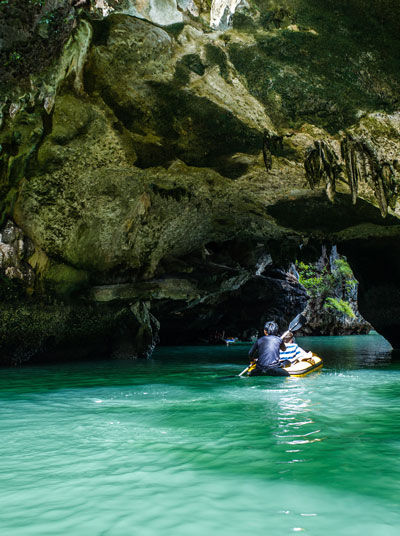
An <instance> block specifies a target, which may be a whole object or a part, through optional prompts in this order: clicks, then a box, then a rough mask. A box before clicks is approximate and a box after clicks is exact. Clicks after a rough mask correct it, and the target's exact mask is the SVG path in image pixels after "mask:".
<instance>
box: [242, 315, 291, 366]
mask: <svg viewBox="0 0 400 536" xmlns="http://www.w3.org/2000/svg"><path fill="white" fill-rule="evenodd" d="M278 330H279V328H278V324H277V323H276V322H274V321H269V322H266V323H265V325H264V336H263V337H260V338H259V339H258V340H257V341H256V342H255V343H254V344H253V346H252V347H251V349H250V352H249V357H250V359H251V360H253V361H254V360H255V359H256V358H257V357H258V359H257V361H256V367H255V369H253V370H252V371H251V372H250V373H249V375H250V376H261V375H264V374H266V375H268V376H290V374H289V373H288V372H287V371H286V370H285V369H284V368H282V367H281V366H280V364H279V363H280V359H279V350H286V346H285V343H284V342H283V339H282V338H281V337H278V336H277V335H278ZM285 335H286V334H285Z"/></svg>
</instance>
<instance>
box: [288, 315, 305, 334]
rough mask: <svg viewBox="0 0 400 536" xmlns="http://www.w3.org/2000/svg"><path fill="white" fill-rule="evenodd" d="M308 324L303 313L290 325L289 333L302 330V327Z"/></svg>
mask: <svg viewBox="0 0 400 536" xmlns="http://www.w3.org/2000/svg"><path fill="white" fill-rule="evenodd" d="M305 322H306V318H305V316H304V315H302V314H301V313H300V314H298V315H297V316H296V318H293V320H292V321H291V322H290V324H289V331H297V330H298V329H300V328H301V327H303V325H304V324H305Z"/></svg>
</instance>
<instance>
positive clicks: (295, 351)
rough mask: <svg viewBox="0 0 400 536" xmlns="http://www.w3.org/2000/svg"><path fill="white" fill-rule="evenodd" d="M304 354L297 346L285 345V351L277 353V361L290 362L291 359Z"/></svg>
mask: <svg viewBox="0 0 400 536" xmlns="http://www.w3.org/2000/svg"><path fill="white" fill-rule="evenodd" d="M305 353H306V352H305V351H304V350H303V349H302V348H300V346H299V345H298V344H296V343H295V342H292V343H291V344H287V345H286V350H284V351H283V350H281V351H280V352H279V359H280V360H281V361H284V360H285V359H289V360H290V361H291V360H292V359H295V358H298V357H301V356H303V355H305Z"/></svg>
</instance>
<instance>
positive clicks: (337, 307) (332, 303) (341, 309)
mask: <svg viewBox="0 0 400 536" xmlns="http://www.w3.org/2000/svg"><path fill="white" fill-rule="evenodd" d="M324 307H325V309H331V310H333V311H337V312H338V313H341V314H343V315H345V316H348V317H350V318H355V316H356V315H355V314H354V311H353V309H352V308H351V306H350V304H349V302H347V301H344V300H341V299H338V298H326V301H325V304H324Z"/></svg>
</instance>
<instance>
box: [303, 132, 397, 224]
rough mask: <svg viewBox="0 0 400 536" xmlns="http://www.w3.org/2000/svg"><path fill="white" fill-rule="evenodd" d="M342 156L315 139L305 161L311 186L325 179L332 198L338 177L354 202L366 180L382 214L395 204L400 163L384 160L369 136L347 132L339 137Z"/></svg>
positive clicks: (328, 193) (313, 186) (385, 213)
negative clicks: (344, 179) (346, 186)
mask: <svg viewBox="0 0 400 536" xmlns="http://www.w3.org/2000/svg"><path fill="white" fill-rule="evenodd" d="M340 149H341V160H342V161H340V158H339V156H338V155H337V154H336V152H335V151H334V149H333V148H332V147H331V146H330V145H329V144H328V143H327V142H325V141H323V140H318V141H315V142H314V145H312V146H311V147H309V148H308V151H307V154H306V158H305V161H304V168H305V171H306V178H307V181H308V183H309V185H310V187H311V189H314V188H315V187H316V186H319V185H320V183H321V181H322V180H325V185H326V193H327V195H328V198H329V199H330V200H331V201H332V200H333V198H334V195H335V190H336V183H337V180H338V179H339V178H341V179H342V180H343V178H344V177H343V174H342V172H344V175H345V178H346V179H347V180H346V181H345V182H346V183H347V184H348V186H349V188H350V192H351V198H352V202H353V204H355V203H356V201H357V197H358V195H359V189H360V182H365V183H367V184H369V185H370V186H371V187H372V189H373V191H374V195H375V198H376V200H377V203H378V206H379V209H380V211H381V214H382V216H383V217H385V216H386V215H387V213H388V208H389V207H390V208H394V207H395V204H396V199H397V197H398V196H399V195H400V177H399V173H398V171H399V169H398V168H399V167H400V166H399V165H398V161H397V160H393V162H388V161H383V160H382V158H381V157H380V156H379V153H378V149H377V147H376V145H375V144H374V143H373V142H372V141H371V140H370V139H368V138H361V137H360V138H356V137H355V136H353V135H352V134H347V135H346V136H345V137H344V138H343V139H342V141H341V146H340Z"/></svg>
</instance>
